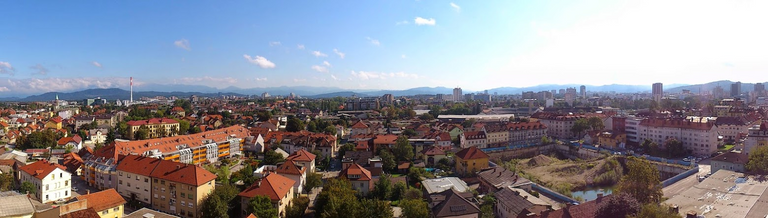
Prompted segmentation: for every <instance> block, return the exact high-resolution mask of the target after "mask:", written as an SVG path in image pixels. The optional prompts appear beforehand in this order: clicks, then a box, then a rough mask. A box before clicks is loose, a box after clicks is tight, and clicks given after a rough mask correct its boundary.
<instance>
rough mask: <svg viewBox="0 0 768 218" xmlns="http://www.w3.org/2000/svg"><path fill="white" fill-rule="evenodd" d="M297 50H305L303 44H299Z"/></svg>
mask: <svg viewBox="0 0 768 218" xmlns="http://www.w3.org/2000/svg"><path fill="white" fill-rule="evenodd" d="M296 48H298V49H300V50H304V45H302V44H298V45H296Z"/></svg>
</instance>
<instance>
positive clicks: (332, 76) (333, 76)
mask: <svg viewBox="0 0 768 218" xmlns="http://www.w3.org/2000/svg"><path fill="white" fill-rule="evenodd" d="M331 78H333V80H339V78H336V76H335V75H333V74H331Z"/></svg>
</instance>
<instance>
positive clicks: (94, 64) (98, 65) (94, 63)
mask: <svg viewBox="0 0 768 218" xmlns="http://www.w3.org/2000/svg"><path fill="white" fill-rule="evenodd" d="M182 59H183V58H182ZM91 64H93V66H96V67H98V68H102V66H101V63H99V62H96V61H93V62H91Z"/></svg>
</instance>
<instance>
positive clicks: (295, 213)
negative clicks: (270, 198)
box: [285, 196, 309, 218]
mask: <svg viewBox="0 0 768 218" xmlns="http://www.w3.org/2000/svg"><path fill="white" fill-rule="evenodd" d="M308 206H309V198H307V197H304V196H299V197H295V198H293V200H291V205H288V207H286V208H285V217H286V218H301V217H302V216H304V211H305V210H307V207H308Z"/></svg>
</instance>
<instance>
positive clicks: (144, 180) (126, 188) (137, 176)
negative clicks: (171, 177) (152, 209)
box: [116, 155, 162, 205]
mask: <svg viewBox="0 0 768 218" xmlns="http://www.w3.org/2000/svg"><path fill="white" fill-rule="evenodd" d="M161 161H162V160H160V159H157V158H151V157H144V156H138V155H128V156H126V157H125V158H123V159H122V160H121V161H120V163H119V164H117V168H116V169H117V181H118V182H117V192H118V193H120V195H122V196H124V197H125V198H126V199H129V200H130V199H135V200H138V201H140V202H142V203H145V204H147V205H152V178H150V174H151V173H152V171H153V170H154V169H155V167H157V165H158V164H160V162H161Z"/></svg>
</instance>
